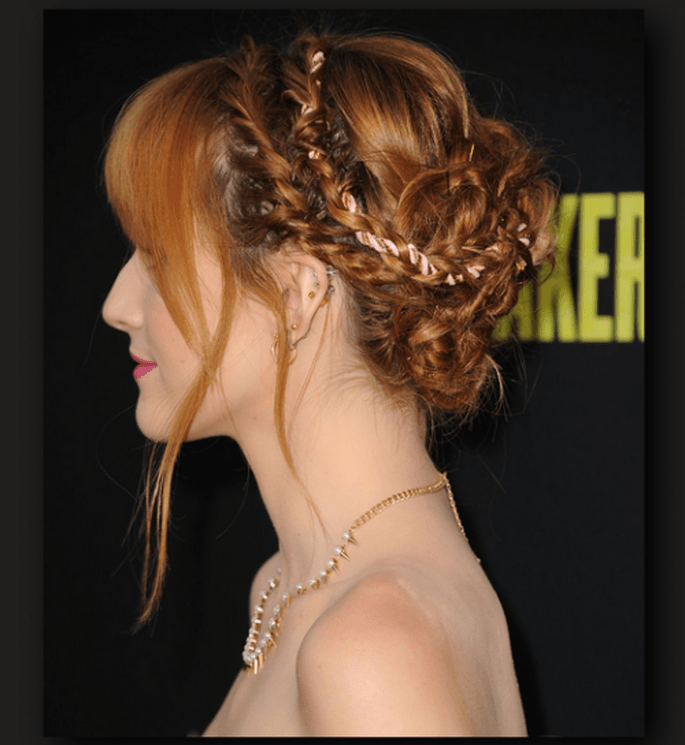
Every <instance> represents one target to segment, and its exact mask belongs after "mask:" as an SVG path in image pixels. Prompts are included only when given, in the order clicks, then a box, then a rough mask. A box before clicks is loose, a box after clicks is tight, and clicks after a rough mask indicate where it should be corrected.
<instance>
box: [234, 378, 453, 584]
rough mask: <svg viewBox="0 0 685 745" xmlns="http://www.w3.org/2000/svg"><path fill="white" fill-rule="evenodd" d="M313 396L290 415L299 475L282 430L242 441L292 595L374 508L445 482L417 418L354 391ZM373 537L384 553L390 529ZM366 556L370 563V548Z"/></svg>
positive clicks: (254, 433)
mask: <svg viewBox="0 0 685 745" xmlns="http://www.w3.org/2000/svg"><path fill="white" fill-rule="evenodd" d="M309 394H310V391H309V390H308V395H307V396H306V397H305V398H304V399H303V401H302V402H301V404H300V405H299V407H298V409H297V412H296V415H295V416H294V418H288V411H287V410H286V416H287V418H286V421H287V424H288V425H289V426H288V445H289V447H290V452H291V454H292V457H293V462H294V465H295V474H293V473H292V471H291V469H290V468H289V466H288V464H287V463H286V460H285V457H284V455H283V453H282V451H281V448H280V446H279V444H278V441H277V437H276V431H275V427H273V428H271V429H269V430H268V431H267V432H265V430H264V427H263V426H260V427H255V428H254V429H253V430H251V429H250V428H249V426H246V425H245V424H244V423H243V426H241V427H240V434H239V437H238V441H239V443H240V445H241V447H242V449H243V451H244V453H245V455H246V457H247V460H248V462H249V464H250V466H251V468H252V470H253V472H254V474H255V477H256V480H257V482H258V484H259V489H260V493H261V496H262V499H263V501H264V504H265V506H266V509H267V511H268V513H269V516H270V518H271V521H272V523H273V525H274V528H275V530H276V533H277V536H278V542H279V557H278V559H279V565H280V567H281V568H282V582H283V585H284V587H288V588H289V589H291V588H290V586H291V585H292V586H294V585H295V584H296V583H298V582H305V581H307V580H308V579H309V577H312V576H315V575H316V574H317V573H318V571H319V570H320V569H322V568H323V567H324V566H325V564H326V561H327V560H328V559H330V558H331V556H332V554H333V550H334V548H335V546H337V545H338V544H339V543H340V542H341V535H342V533H343V532H344V531H345V530H347V528H348V527H349V526H350V525H351V524H352V523H353V522H354V521H355V520H356V519H357V518H358V517H359V516H360V515H362V514H363V513H364V512H366V511H367V510H368V509H370V508H371V507H372V506H373V505H375V504H376V503H378V502H380V501H381V500H382V499H385V498H387V497H389V496H391V495H392V494H395V493H397V492H400V491H404V490H406V489H410V488H414V487H421V486H426V485H428V484H430V483H432V482H434V481H435V480H436V479H437V478H438V476H439V474H438V471H437V469H436V468H435V466H434V464H433V463H432V461H431V459H430V457H429V455H428V453H427V451H426V448H425V445H424V436H423V431H422V427H421V425H420V422H419V421H418V418H417V417H416V416H414V415H412V414H410V413H407V412H401V411H398V410H396V409H394V408H392V407H391V406H390V405H389V404H388V403H387V401H385V400H384V399H383V398H382V397H380V396H379V395H377V394H376V395H374V394H372V393H371V392H370V391H369V390H367V391H365V392H361V391H359V390H358V389H355V390H352V389H350V390H348V392H347V394H338V395H337V396H336V397H331V396H317V395H316V394H315V393H314V394H313V395H309ZM360 394H361V395H360ZM290 410H291V412H292V407H290ZM262 425H263V420H262ZM393 512H394V511H393ZM396 519H397V516H396V517H395V518H393V519H392V521H393V522H395V521H396ZM386 520H387V518H384V521H386ZM387 524H388V525H390V522H388V523H387ZM364 530H365V531H367V530H371V527H369V528H366V527H365V528H364ZM374 532H375V533H376V535H375V537H374V541H373V546H374V550H375V551H377V552H378V551H382V550H383V548H384V542H383V540H382V538H383V536H382V533H383V531H380V534H379V533H378V531H377V530H375V531H374ZM364 556H365V558H369V556H370V554H369V553H368V549H365V554H364Z"/></svg>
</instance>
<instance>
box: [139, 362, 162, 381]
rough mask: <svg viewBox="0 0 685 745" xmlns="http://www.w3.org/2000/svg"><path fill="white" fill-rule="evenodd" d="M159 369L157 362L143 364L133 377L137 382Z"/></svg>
mask: <svg viewBox="0 0 685 745" xmlns="http://www.w3.org/2000/svg"><path fill="white" fill-rule="evenodd" d="M156 367H157V363H156V362H143V363H141V364H140V365H138V367H136V369H135V370H134V371H133V377H134V378H135V379H136V380H137V379H138V378H142V377H143V375H147V374H148V373H149V372H150V370H154V369H155V368H156Z"/></svg>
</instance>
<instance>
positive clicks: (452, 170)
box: [231, 35, 554, 411]
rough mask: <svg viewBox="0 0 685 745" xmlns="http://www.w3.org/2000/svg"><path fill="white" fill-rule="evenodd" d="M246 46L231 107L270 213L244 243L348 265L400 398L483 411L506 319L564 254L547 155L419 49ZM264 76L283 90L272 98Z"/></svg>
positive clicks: (361, 342)
mask: <svg viewBox="0 0 685 745" xmlns="http://www.w3.org/2000/svg"><path fill="white" fill-rule="evenodd" d="M387 38H388V37H384V41H385V40H386V39H387ZM398 45H404V46H403V47H402V55H399V59H398V55H397V54H395V52H396V51H397V48H398ZM407 47H411V51H412V53H413V52H415V51H416V50H417V49H418V51H417V52H416V54H415V55H413V56H412V54H408V49H407ZM246 50H247V54H246V56H245V57H244V60H243V62H242V63H241V64H239V65H237V66H236V69H240V70H241V75H242V77H241V81H242V85H240V86H236V88H235V91H234V97H235V98H234V100H233V101H232V102H231V105H232V106H233V108H234V110H235V113H234V115H233V117H232V119H231V121H232V125H233V127H234V128H235V129H236V131H237V132H238V134H239V139H240V140H241V141H242V142H243V143H245V151H244V155H243V157H242V159H238V161H237V162H238V165H239V169H241V170H242V171H243V172H244V173H246V174H249V176H250V179H251V183H250V185H249V188H246V189H245V192H244V193H243V194H242V195H239V199H238V201H239V202H240V201H241V200H242V202H243V204H245V203H248V202H249V194H250V192H252V193H253V194H259V196H260V198H262V200H263V199H266V200H267V201H268V202H269V204H270V205H271V208H270V211H269V212H268V214H266V215H264V214H263V210H262V212H258V211H257V210H256V209H255V208H254V206H253V208H252V210H251V211H250V210H248V211H246V212H244V214H245V215H246V216H247V215H249V217H250V218H252V219H253V220H254V222H255V223H258V225H259V226H260V227H258V228H249V219H247V217H246V220H245V228H246V229H247V233H248V234H249V235H252V236H254V237H261V239H262V240H263V241H265V242H268V241H267V239H268V237H269V235H271V236H273V235H276V236H278V240H279V241H281V242H282V241H283V240H286V239H292V240H293V241H295V242H297V243H298V245H300V246H301V247H302V248H304V249H305V250H308V251H310V252H312V253H314V254H315V255H317V256H318V257H319V258H320V259H322V260H323V261H325V262H326V263H327V264H329V265H331V266H333V267H334V268H335V269H337V270H338V273H339V275H340V277H341V279H342V281H343V282H344V284H345V286H346V287H347V288H348V291H349V292H348V295H349V299H350V304H351V307H352V309H353V310H354V316H355V318H356V319H357V323H356V338H355V341H356V343H357V345H358V347H359V349H360V351H361V353H362V356H363V358H364V359H365V360H366V362H367V365H368V366H369V367H370V369H371V370H372V371H373V372H374V374H375V375H376V376H377V377H378V379H379V380H382V381H383V382H384V383H385V384H386V386H387V387H388V389H389V390H391V391H392V392H393V394H395V395H401V392H402V391H406V390H407V389H411V390H413V391H414V392H415V393H416V395H417V396H418V398H419V400H421V401H423V402H424V403H426V404H427V405H428V406H430V407H438V408H444V409H448V410H452V411H455V410H458V411H468V410H469V409H472V408H473V407H474V406H475V405H476V401H477V400H478V391H480V390H481V389H482V388H483V385H484V383H485V381H486V380H487V379H488V378H489V377H490V375H491V373H492V370H493V369H495V367H496V366H495V365H494V362H493V360H492V357H491V355H490V337H491V335H492V331H493V329H494V327H495V325H496V323H497V320H498V319H499V318H500V317H501V316H503V315H505V314H507V313H508V312H509V311H510V310H511V309H512V308H513V307H514V305H515V304H516V301H517V298H518V292H519V289H520V287H521V285H522V284H523V282H525V281H527V280H533V279H535V276H536V273H537V266H538V265H539V264H540V263H541V262H542V261H543V260H545V259H547V258H549V256H550V254H551V251H552V243H551V241H550V240H549V237H548V235H547V233H548V223H549V217H550V214H551V210H552V207H553V202H554V189H553V187H551V185H550V184H549V183H548V182H547V181H545V180H544V179H543V178H541V177H540V176H539V171H540V164H541V161H540V156H539V155H538V154H537V153H536V152H535V151H534V150H533V149H532V148H531V147H530V146H529V145H528V144H527V143H526V142H525V141H524V140H523V138H522V137H521V136H520V135H518V134H517V133H516V132H515V131H514V130H513V128H511V127H510V126H509V125H507V124H505V123H503V122H499V121H496V120H492V119H488V118H485V117H482V116H480V115H479V114H478V113H477V112H476V111H475V109H474V108H473V106H472V105H471V104H470V102H469V99H468V97H467V94H466V92H465V90H464V89H463V85H462V84H461V82H460V80H459V79H458V75H457V73H456V72H455V71H454V69H453V68H452V67H451V66H449V63H447V62H445V61H444V60H442V59H441V58H439V57H438V55H436V54H434V53H433V52H430V51H428V50H426V49H425V48H421V47H419V45H415V44H414V43H412V42H406V41H405V40H396V39H392V43H389V44H388V45H385V44H379V43H375V42H374V40H372V39H354V38H353V39H336V38H335V37H330V36H323V37H317V36H314V35H304V36H302V37H300V38H299V39H298V40H297V42H296V43H295V44H294V45H293V46H292V47H291V48H290V50H288V52H287V53H286V54H283V55H282V56H281V57H280V58H279V59H275V58H270V57H268V55H267V56H264V55H262V54H260V52H259V50H255V49H254V47H253V46H250V45H248V46H247V47H246ZM393 54H394V55H395V56H393ZM241 65H242V67H241ZM267 68H268V72H267ZM439 74H443V75H444V79H445V80H446V81H447V82H444V80H441V79H440V78H439ZM260 76H263V79H262V78H260ZM257 79H259V83H260V84H261V85H262V86H263V85H264V83H265V81H266V80H267V79H268V80H269V81H270V83H269V84H270V85H271V86H272V90H273V91H274V94H273V95H271V96H266V97H264V96H263V95H262V96H261V98H260V96H259V95H258V94H257V92H256V91H257V89H256V86H257V82H256V80H257ZM436 81H437V82H436ZM408 90H411V91H412V94H411V95H410V93H409V92H408ZM276 91H278V93H279V96H278V98H276V96H275V92H276ZM266 100H268V102H269V103H268V105H267V103H265V101H266ZM269 107H270V108H269ZM467 135H468V137H467ZM249 146H253V147H254V148H255V150H256V151H257V152H258V155H255V154H254V153H252V152H251V151H250V152H248V151H249ZM256 163H259V167H257V165H256ZM243 185H244V186H245V181H244V180H243ZM278 245H279V243H278V241H276V242H274V243H273V246H274V247H277V246H278Z"/></svg>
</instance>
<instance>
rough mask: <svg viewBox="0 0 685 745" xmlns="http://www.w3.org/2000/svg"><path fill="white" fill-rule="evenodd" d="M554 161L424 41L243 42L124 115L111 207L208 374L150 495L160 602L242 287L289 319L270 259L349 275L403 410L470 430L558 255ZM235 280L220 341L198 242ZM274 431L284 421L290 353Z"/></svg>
mask: <svg viewBox="0 0 685 745" xmlns="http://www.w3.org/2000/svg"><path fill="white" fill-rule="evenodd" d="M542 169H543V158H542V156H541V154H540V153H539V152H538V151H537V150H536V149H535V148H534V147H533V146H532V145H531V144H530V143H529V142H527V141H526V140H525V139H524V137H523V136H522V135H521V134H519V132H518V131H517V130H516V129H514V128H513V127H512V126H511V125H509V124H507V123H506V122H504V121H501V120H497V119H494V118H489V117H486V116H483V115H481V114H480V113H479V111H478V110H477V108H476V106H475V104H474V103H473V102H472V101H471V99H470V97H469V95H468V93H467V91H466V88H465V85H464V81H463V79H462V76H461V75H460V73H459V72H458V70H457V69H456V68H455V67H454V65H453V64H452V63H451V62H449V61H448V60H447V59H446V58H445V57H443V56H442V55H441V54H439V53H438V52H436V51H435V50H433V49H431V48H430V47H428V46H427V45H425V44H422V43H418V42H416V41H412V40H409V39H406V38H402V37H397V36H393V35H352V36H349V35H348V36H338V35H335V34H332V33H325V34H323V35H317V34H314V33H311V32H307V33H303V34H301V35H300V36H299V37H297V38H296V39H295V40H294V42H293V43H292V44H291V45H290V46H289V47H288V48H287V49H285V50H279V49H276V48H274V47H272V46H269V45H263V46H255V44H254V43H253V42H252V40H251V39H250V38H246V39H244V40H243V42H242V44H241V47H240V48H239V49H238V50H236V51H234V52H231V53H227V54H224V55H221V56H218V57H214V58H211V59H207V60H203V61H199V62H194V63H189V64H185V65H182V66H180V67H178V68H176V69H174V70H172V71H171V72H169V73H167V74H165V75H162V76H160V77H159V78H156V79H155V80H153V81H151V82H150V83H148V84H147V85H145V86H144V87H143V88H142V89H141V90H140V91H138V92H137V93H136V94H134V96H132V98H131V99H130V100H129V101H128V102H127V103H126V105H125V106H124V108H123V110H122V111H121V113H120V114H119V116H118V118H117V120H116V123H115V125H114V128H113V132H112V135H111V138H110V141H109V143H108V146H107V150H106V157H105V166H104V178H105V186H106V190H107V194H108V198H109V200H110V203H111V205H112V207H113V209H114V212H115V214H116V216H117V218H118V219H119V221H120V223H121V226H122V228H123V230H124V232H125V233H126V235H127V236H128V238H129V240H130V242H131V244H132V245H133V246H134V247H135V248H136V249H137V250H139V251H140V252H141V254H142V257H143V259H144V261H145V263H146V265H147V267H148V270H149V272H150V274H151V276H152V278H153V280H154V282H155V284H156V285H157V287H158V289H159V292H160V294H161V296H162V298H163V300H164V301H165V303H166V305H167V308H168V310H169V313H170V315H171V317H172V319H173V320H174V322H175V323H176V325H177V326H178V328H179V330H180V331H181V333H182V335H183V337H184V339H185V341H186V343H187V344H188V346H189V347H190V348H191V349H193V350H194V351H195V352H196V353H197V355H198V357H199V358H200V361H201V370H200V373H199V375H198V377H197V379H196V380H195V381H194V382H193V384H192V385H191V387H190V389H189V391H188V393H187V395H186V397H185V399H184V401H183V402H182V404H181V405H180V407H179V409H178V411H177V412H176V413H175V416H174V419H173V421H171V422H170V423H169V430H168V431H169V434H168V437H167V438H166V441H165V446H164V448H163V454H162V457H161V460H160V461H159V462H158V463H157V465H156V466H153V463H154V462H155V453H156V450H157V445H158V443H154V444H153V447H152V452H151V455H150V461H149V467H148V470H147V476H146V481H145V489H144V499H143V500H141V506H143V507H144V509H145V516H146V518H145V520H144V534H145V536H146V542H145V561H144V570H143V604H142V610H141V614H140V616H139V622H138V623H139V625H142V624H143V623H145V622H146V621H148V620H149V619H150V618H151V617H152V615H153V614H154V611H155V610H156V608H157V606H158V604H159V599H160V595H161V589H162V585H163V580H164V574H165V570H166V564H167V560H166V545H167V543H166V541H167V538H166V536H167V524H168V521H169V514H170V513H169V509H170V498H171V482H172V474H173V469H174V465H175V463H176V459H177V456H178V453H179V449H180V447H181V444H182V443H183V441H184V440H185V439H186V437H187V435H188V432H189V429H190V426H191V423H192V421H193V418H194V416H195V413H196V412H197V409H198V408H199V406H200V404H201V402H202V400H203V398H204V396H205V394H206V392H207V390H208V388H209V386H210V385H211V384H212V382H213V381H214V379H215V376H216V372H217V369H218V367H219V364H220V362H221V359H222V356H223V352H224V349H225V347H226V343H227V340H228V336H229V332H230V325H231V316H232V311H233V308H234V306H235V301H236V296H237V291H238V289H239V290H240V291H241V292H246V293H248V294H251V295H253V296H255V297H257V298H259V299H261V300H262V301H263V302H264V303H266V304H267V306H268V307H270V308H271V309H272V310H273V313H274V316H275V318H276V319H277V323H278V327H279V332H280V333H281V334H282V335H283V336H282V338H285V334H286V319H285V308H284V303H283V302H282V289H281V288H280V287H279V286H278V284H277V282H276V279H275V278H274V276H273V274H272V272H270V271H269V257H270V256H272V255H273V254H274V253H275V252H277V251H280V250H283V249H284V248H287V247H289V246H296V247H297V248H298V250H301V251H306V252H309V253H311V254H312V255H314V256H316V257H317V258H319V259H320V260H321V261H323V262H324V263H325V264H327V265H329V266H330V267H332V268H333V269H334V270H335V272H336V277H337V278H338V279H339V281H340V282H342V283H343V285H344V287H345V297H346V298H347V302H348V306H349V307H348V316H349V321H350V324H349V325H350V334H351V337H352V338H351V341H352V342H353V344H354V345H355V347H356V349H357V350H358V352H359V357H360V360H361V362H362V364H364V365H365V366H366V367H367V369H368V370H369V371H370V373H371V374H372V375H373V377H374V379H375V380H376V381H377V382H378V384H379V385H380V386H381V387H382V388H383V389H384V390H385V391H386V392H387V394H388V395H389V396H390V397H391V398H393V399H394V400H396V401H398V402H402V403H411V404H412V405H414V406H416V407H418V408H419V410H423V411H425V412H430V413H435V412H448V413H453V414H457V415H459V416H461V417H467V416H469V415H470V414H472V413H473V412H475V411H477V409H478V405H479V401H480V399H481V397H482V394H483V391H484V390H485V389H486V387H487V383H488V381H489V380H491V379H492V378H493V377H494V376H496V374H497V365H496V363H495V362H494V360H493V357H492V349H491V346H492V333H493V329H494V328H495V325H496V323H497V320H498V319H499V318H501V317H502V316H504V315H506V314H507V313H509V311H511V309H512V308H513V307H514V305H515V304H516V301H517V297H518V293H519V290H520V288H521V286H522V285H523V283H524V282H526V281H532V280H535V278H536V276H537V271H538V267H539V266H540V264H541V263H542V262H544V261H545V260H548V259H551V258H552V255H553V248H554V246H553V239H552V229H551V222H552V213H553V210H554V207H555V205H556V198H557V193H556V188H555V187H554V185H553V184H552V182H551V181H550V179H549V178H548V177H547V176H546V175H545V173H544V172H543V170H542ZM198 234H201V235H202V236H203V238H204V239H205V240H204V241H203V242H204V243H205V244H207V245H210V246H211V249H212V250H213V251H214V252H215V255H216V258H217V260H218V261H219V263H220V265H221V268H222V273H223V276H224V294H223V297H222V298H221V301H222V306H221V314H220V320H219V324H218V327H217V329H216V332H215V333H214V334H213V335H210V333H209V330H208V327H207V324H206V320H205V318H204V315H203V309H202V303H201V299H200V290H199V284H198V279H197V275H196V270H195V265H194V262H193V250H194V249H193V246H194V241H195V238H196V236H197V235H198ZM278 348H279V360H278V374H277V387H276V395H275V400H274V417H275V421H276V423H277V428H278V432H279V438H280V441H281V447H282V449H283V452H284V455H285V456H286V459H287V460H288V463H289V464H290V466H291V468H292V467H293V464H292V461H291V460H290V456H289V453H288V447H287V442H286V438H285V423H284V421H283V420H284V391H285V387H286V384H287V374H288V350H287V345H285V344H281V345H279V347H278Z"/></svg>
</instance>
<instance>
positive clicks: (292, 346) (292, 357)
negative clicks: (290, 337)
mask: <svg viewBox="0 0 685 745" xmlns="http://www.w3.org/2000/svg"><path fill="white" fill-rule="evenodd" d="M303 338H304V337H303ZM279 341H280V338H279V335H278V334H274V343H273V344H272V345H271V356H272V357H273V359H274V362H276V363H278V343H279ZM288 347H289V349H290V361H289V362H288V364H289V365H292V364H293V362H295V360H296V359H297V344H290V345H288ZM293 352H294V353H295V354H293Z"/></svg>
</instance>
